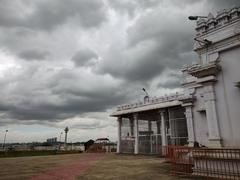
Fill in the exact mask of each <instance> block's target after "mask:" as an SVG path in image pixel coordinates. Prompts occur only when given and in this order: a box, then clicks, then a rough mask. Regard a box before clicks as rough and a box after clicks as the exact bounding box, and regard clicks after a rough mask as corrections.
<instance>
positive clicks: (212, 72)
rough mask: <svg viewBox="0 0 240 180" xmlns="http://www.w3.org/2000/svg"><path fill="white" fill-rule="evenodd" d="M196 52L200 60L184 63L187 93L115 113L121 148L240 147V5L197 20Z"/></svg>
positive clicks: (137, 150)
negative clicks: (188, 63) (170, 146)
mask: <svg viewBox="0 0 240 180" xmlns="http://www.w3.org/2000/svg"><path fill="white" fill-rule="evenodd" d="M194 51H195V52H196V53H197V54H198V56H199V59H198V63H197V64H192V65H186V66H184V67H183V68H182V72H183V83H182V87H183V89H184V91H183V92H181V93H178V94H174V95H169V96H164V97H159V98H154V99H151V98H150V99H147V100H146V101H145V102H142V103H133V104H128V105H123V106H120V107H118V108H117V110H116V111H115V112H113V113H112V114H111V116H114V117H117V118H118V125H119V126H118V142H119V143H118V152H130V153H135V154H138V153H158V152H159V151H161V146H166V145H170V144H174V145H189V146H193V144H194V142H198V143H199V144H201V145H204V146H206V147H228V148H236V147H238V148H239V147H240V70H239V69H240V8H233V9H230V10H223V11H220V12H218V14H217V15H216V16H215V17H214V16H213V15H212V14H211V13H210V14H209V15H208V18H206V19H203V18H201V19H200V20H198V21H197V27H196V37H195V45H194ZM124 133H125V134H124Z"/></svg>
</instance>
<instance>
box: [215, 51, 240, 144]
mask: <svg viewBox="0 0 240 180" xmlns="http://www.w3.org/2000/svg"><path fill="white" fill-rule="evenodd" d="M220 61H221V62H220V64H221V66H222V71H221V73H220V74H219V76H218V82H217V84H216V89H215V90H216V100H217V110H218V118H219V126H220V133H221V137H222V139H223V143H224V146H227V147H240V89H239V88H237V87H235V86H234V85H235V82H237V81H240V47H237V48H234V49H230V50H227V51H223V52H220Z"/></svg>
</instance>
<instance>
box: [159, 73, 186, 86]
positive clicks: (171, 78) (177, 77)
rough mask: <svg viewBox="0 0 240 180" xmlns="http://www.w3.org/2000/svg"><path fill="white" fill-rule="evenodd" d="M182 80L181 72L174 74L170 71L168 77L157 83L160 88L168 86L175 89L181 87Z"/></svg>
mask: <svg viewBox="0 0 240 180" xmlns="http://www.w3.org/2000/svg"><path fill="white" fill-rule="evenodd" d="M181 82H182V75H181V74H179V73H178V74H174V73H169V74H167V77H166V78H165V79H164V80H162V81H160V82H159V83H158V85H157V87H158V88H168V89H174V88H179V87H181Z"/></svg>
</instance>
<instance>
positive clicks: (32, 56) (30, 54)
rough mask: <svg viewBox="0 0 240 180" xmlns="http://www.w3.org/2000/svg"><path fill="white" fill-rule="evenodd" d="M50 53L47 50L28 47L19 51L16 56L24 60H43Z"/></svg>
mask: <svg viewBox="0 0 240 180" xmlns="http://www.w3.org/2000/svg"><path fill="white" fill-rule="evenodd" d="M49 54H50V53H49V52H48V51H39V50H36V49H29V50H25V51H21V52H20V53H18V56H19V57H20V58H22V59H25V60H44V59H46V58H47V56H48V55H49Z"/></svg>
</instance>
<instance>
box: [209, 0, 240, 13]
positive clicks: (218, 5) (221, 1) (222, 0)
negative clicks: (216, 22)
mask: <svg viewBox="0 0 240 180" xmlns="http://www.w3.org/2000/svg"><path fill="white" fill-rule="evenodd" d="M207 3H209V5H211V6H212V7H213V8H214V10H216V11H219V10H221V9H228V8H232V7H235V6H240V1H239V0H227V1H226V0H209V1H207Z"/></svg>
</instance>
